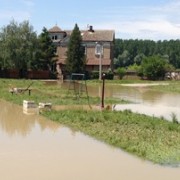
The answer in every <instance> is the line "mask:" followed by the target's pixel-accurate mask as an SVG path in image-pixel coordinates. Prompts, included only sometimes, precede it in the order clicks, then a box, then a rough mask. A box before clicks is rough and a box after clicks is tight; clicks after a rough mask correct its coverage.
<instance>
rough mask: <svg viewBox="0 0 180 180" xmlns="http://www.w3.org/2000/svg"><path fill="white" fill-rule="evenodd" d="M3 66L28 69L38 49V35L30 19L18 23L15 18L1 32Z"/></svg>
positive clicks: (0, 46)
mask: <svg viewBox="0 0 180 180" xmlns="http://www.w3.org/2000/svg"><path fill="white" fill-rule="evenodd" d="M0 40H1V43H0V51H2V52H0V60H1V68H16V69H23V70H27V68H29V67H30V64H31V62H32V61H33V58H34V52H35V50H36V46H35V44H36V42H37V35H36V33H35V32H34V31H33V27H32V26H31V25H30V24H29V22H28V21H23V22H22V23H17V22H15V21H14V20H12V21H11V22H10V24H8V25H7V26H5V27H3V28H2V29H1V32H0Z"/></svg>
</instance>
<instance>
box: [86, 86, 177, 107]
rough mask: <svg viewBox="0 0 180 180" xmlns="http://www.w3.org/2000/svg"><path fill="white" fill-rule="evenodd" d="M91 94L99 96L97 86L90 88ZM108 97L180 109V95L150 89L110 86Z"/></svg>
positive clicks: (106, 93)
mask: <svg viewBox="0 0 180 180" xmlns="http://www.w3.org/2000/svg"><path fill="white" fill-rule="evenodd" d="M88 90H89V94H90V95H94V96H98V87H97V86H88ZM105 96H106V97H115V98H120V99H125V100H129V101H132V102H135V103H143V104H149V105H165V106H174V107H180V94H178V93H177V94H175V93H163V92H158V91H152V90H150V89H148V87H126V86H121V85H109V84H107V85H106V87H105Z"/></svg>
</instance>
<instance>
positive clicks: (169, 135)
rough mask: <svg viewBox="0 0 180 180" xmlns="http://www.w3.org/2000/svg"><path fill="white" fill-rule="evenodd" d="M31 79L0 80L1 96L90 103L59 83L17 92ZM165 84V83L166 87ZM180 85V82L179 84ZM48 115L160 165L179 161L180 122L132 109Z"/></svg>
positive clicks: (94, 99) (111, 100)
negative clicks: (30, 92)
mask: <svg viewBox="0 0 180 180" xmlns="http://www.w3.org/2000/svg"><path fill="white" fill-rule="evenodd" d="M30 83H31V80H9V79H8V80H7V79H1V80H0V98H1V99H5V100H8V101H11V102H14V103H16V104H19V105H22V102H23V100H24V99H26V100H33V101H35V102H36V103H39V102H50V103H52V104H53V105H69V106H72V105H77V104H80V105H87V104H88V101H87V98H86V97H85V96H84V97H82V98H80V99H79V101H78V100H77V99H76V98H72V95H70V93H69V92H68V90H67V89H64V88H62V87H61V86H60V85H58V84H57V85H53V86H47V85H46V84H45V83H43V82H42V81H34V83H33V84H32V87H31V88H32V94H31V96H29V95H28V93H27V92H25V93H23V94H14V95H11V93H10V92H9V91H8V89H9V88H10V87H11V86H13V87H27V86H28V85H29V84H30ZM163 87H164V86H163ZM178 87H179V85H178ZM89 98H90V99H89V101H90V104H94V105H96V104H99V103H100V98H99V97H89ZM113 103H127V102H126V101H123V100H118V99H115V98H106V99H105V104H113ZM44 115H45V116H47V117H48V118H50V119H52V120H54V121H57V122H59V123H62V124H65V125H67V126H69V127H71V128H73V129H76V130H78V131H82V132H84V133H85V134H88V135H90V136H93V137H95V138H97V139H99V140H101V141H104V142H106V143H108V144H111V145H113V146H116V147H120V148H122V149H124V150H125V151H128V152H130V153H133V154H135V155H137V156H139V157H142V158H144V159H147V160H150V161H152V162H155V163H160V164H170V165H177V164H180V125H179V124H176V123H171V122H167V121H165V120H162V118H161V119H160V118H159V119H158V118H155V117H149V116H145V115H140V114H136V113H132V112H131V111H123V112H112V111H107V110H105V111H102V112H101V111H93V110H92V111H87V110H73V109H71V110H63V111H51V112H44Z"/></svg>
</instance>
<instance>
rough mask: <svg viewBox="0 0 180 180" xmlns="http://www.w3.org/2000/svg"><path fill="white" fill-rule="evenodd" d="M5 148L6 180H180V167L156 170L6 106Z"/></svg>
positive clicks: (0, 168) (0, 137)
mask: <svg viewBox="0 0 180 180" xmlns="http://www.w3.org/2000/svg"><path fill="white" fill-rule="evenodd" d="M0 147H1V149H0V177H1V179H2V180H25V179H26V180H35V179H37V180H72V179H73V180H110V179H112V180H119V179H123V180H133V179H137V180H144V179H146V180H152V179H155V180H156V179H157V180H160V179H163V180H170V179H173V180H179V179H180V167H178V168H173V167H165V166H159V165H154V164H152V163H150V162H147V161H144V160H141V159H139V158H137V157H135V156H132V155H129V154H127V153H125V152H123V151H121V150H120V149H117V148H113V147H111V146H108V145H106V144H104V143H101V142H99V141H97V140H94V139H92V138H90V137H88V136H86V135H84V134H82V133H80V132H75V131H73V130H71V129H69V128H67V127H64V126H62V125H60V124H59V123H56V122H52V121H49V120H47V119H45V118H43V117H41V116H39V115H26V114H23V109H22V107H19V106H16V105H13V104H11V103H7V102H4V101H0Z"/></svg>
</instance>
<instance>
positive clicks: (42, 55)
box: [32, 27, 56, 71]
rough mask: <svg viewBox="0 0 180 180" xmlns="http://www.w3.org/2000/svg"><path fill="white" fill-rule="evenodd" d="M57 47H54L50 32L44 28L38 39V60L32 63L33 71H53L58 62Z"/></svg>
mask: <svg viewBox="0 0 180 180" xmlns="http://www.w3.org/2000/svg"><path fill="white" fill-rule="evenodd" d="M55 53H56V47H55V46H54V45H53V42H52V40H51V38H50V37H49V32H48V31H47V29H46V28H45V27H44V28H43V30H42V33H41V34H40V35H39V37H38V51H37V54H36V55H37V59H36V61H34V62H33V63H32V68H33V69H41V70H50V71H52V70H51V68H52V66H53V65H54V64H55V61H56V58H55V57H56V55H55Z"/></svg>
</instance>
